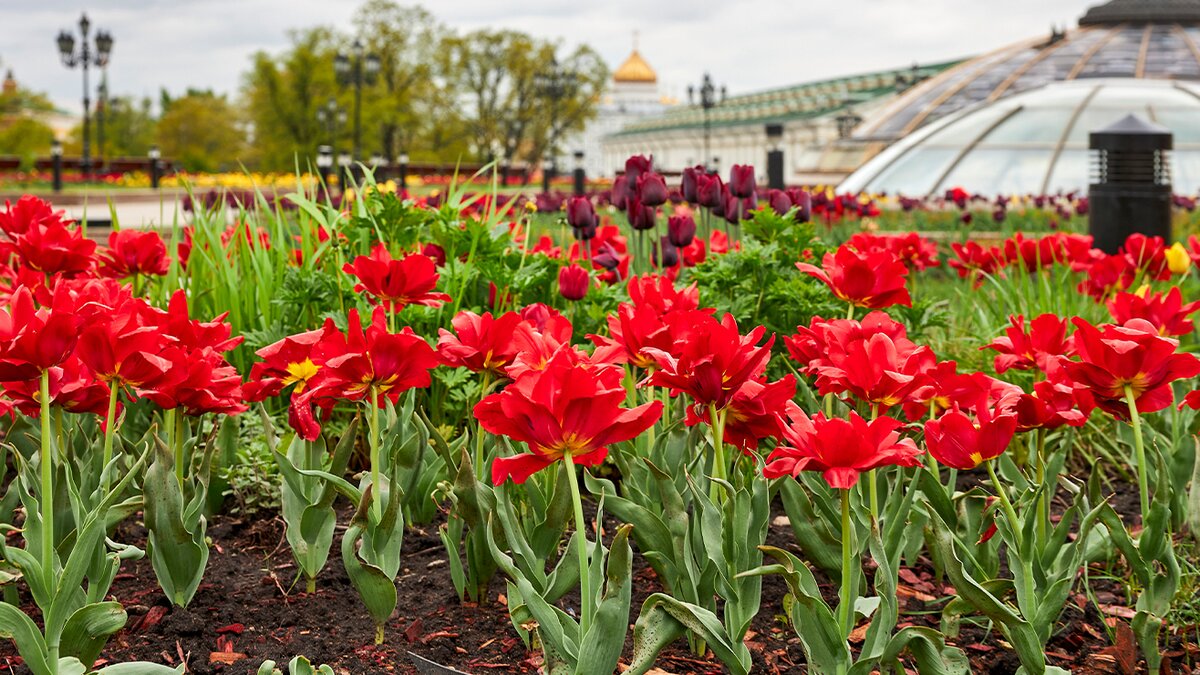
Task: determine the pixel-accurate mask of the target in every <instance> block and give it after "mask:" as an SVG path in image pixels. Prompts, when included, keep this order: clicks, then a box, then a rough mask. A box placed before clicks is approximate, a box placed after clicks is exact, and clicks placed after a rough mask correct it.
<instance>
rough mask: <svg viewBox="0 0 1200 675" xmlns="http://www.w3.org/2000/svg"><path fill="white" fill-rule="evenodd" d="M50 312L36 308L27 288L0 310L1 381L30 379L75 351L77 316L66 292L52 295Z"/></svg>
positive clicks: (71, 300) (77, 332)
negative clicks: (5, 307) (5, 308)
mask: <svg viewBox="0 0 1200 675" xmlns="http://www.w3.org/2000/svg"><path fill="white" fill-rule="evenodd" d="M53 303H54V304H53V305H51V307H50V308H49V309H37V308H36V307H35V306H34V304H33V295H32V294H30V292H29V289H27V288H24V287H22V288H19V289H17V292H16V293H14V294H13V298H12V304H11V305H9V307H8V309H7V310H5V311H0V380H31V379H34V378H36V377H38V376H39V375H40V374H41V373H42V371H45V370H47V369H49V368H52V367H53V366H57V365H59V364H61V363H62V362H63V361H65V360H66V359H67V357H68V356H70V355H71V352H73V351H74V350H75V343H76V341H77V340H78V338H79V315H78V314H77V312H76V307H75V303H74V301H73V298H72V297H71V296H70V294H68V293H55V294H54V297H53Z"/></svg>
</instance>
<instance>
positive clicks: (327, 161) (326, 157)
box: [317, 145, 333, 191]
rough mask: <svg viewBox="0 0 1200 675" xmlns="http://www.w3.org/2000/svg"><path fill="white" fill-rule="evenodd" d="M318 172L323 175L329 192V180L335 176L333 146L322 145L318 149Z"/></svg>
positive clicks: (322, 177)
mask: <svg viewBox="0 0 1200 675" xmlns="http://www.w3.org/2000/svg"><path fill="white" fill-rule="evenodd" d="M317 172H318V173H320V174H321V180H322V181H324V183H325V190H326V191H328V190H329V180H330V178H331V177H332V176H333V146H330V145H322V146H318V147H317Z"/></svg>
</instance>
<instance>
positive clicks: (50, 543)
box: [40, 370, 57, 663]
mask: <svg viewBox="0 0 1200 675" xmlns="http://www.w3.org/2000/svg"><path fill="white" fill-rule="evenodd" d="M40 399H41V401H40V403H41V404H42V457H41V460H40V461H41V469H42V494H41V495H40V496H41V498H42V566H43V567H42V570H43V571H44V572H45V577H46V580H47V581H48V582H49V581H52V580H53V578H54V577H56V576H57V574H56V573H55V571H54V442H53V441H52V440H51V432H50V371H48V370H43V371H42V382H41V392H40ZM50 587H51V588H53V587H54V585H53V584H51V585H50ZM55 663H57V661H55Z"/></svg>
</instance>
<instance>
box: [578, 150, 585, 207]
mask: <svg viewBox="0 0 1200 675" xmlns="http://www.w3.org/2000/svg"><path fill="white" fill-rule="evenodd" d="M586 193H587V174H586V173H585V171H584V168H583V151H582V150H576V151H575V196H576V197H582V196H583V195H584V194H586Z"/></svg>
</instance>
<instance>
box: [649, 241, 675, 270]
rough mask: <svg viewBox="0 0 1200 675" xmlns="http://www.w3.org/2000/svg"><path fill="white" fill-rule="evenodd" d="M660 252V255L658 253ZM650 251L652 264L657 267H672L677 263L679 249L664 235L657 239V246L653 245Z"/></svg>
mask: <svg viewBox="0 0 1200 675" xmlns="http://www.w3.org/2000/svg"><path fill="white" fill-rule="evenodd" d="M660 252H661V254H662V255H659V253H660ZM651 253H652V254H653V258H654V264H655V265H658V267H659V268H667V267H674V266H676V265H678V264H679V249H677V248H675V245H674V244H672V243H671V241H670V240H669V239H667V238H666V237H663V238H662V239H660V240H659V242H658V246H656V247H654V250H653V251H651Z"/></svg>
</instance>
